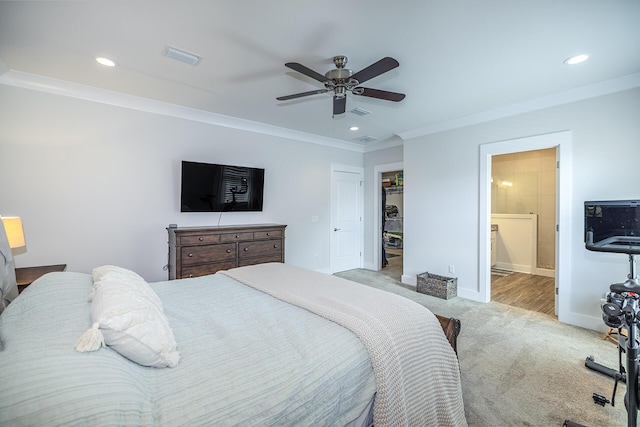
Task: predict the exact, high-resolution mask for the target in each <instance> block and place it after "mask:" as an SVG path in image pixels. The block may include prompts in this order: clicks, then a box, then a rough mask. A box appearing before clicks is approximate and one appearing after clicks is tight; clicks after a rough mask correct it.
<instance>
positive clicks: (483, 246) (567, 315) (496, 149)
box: [469, 131, 576, 323]
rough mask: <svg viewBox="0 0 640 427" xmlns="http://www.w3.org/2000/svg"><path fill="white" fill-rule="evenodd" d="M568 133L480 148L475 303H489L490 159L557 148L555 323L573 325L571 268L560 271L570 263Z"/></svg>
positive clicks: (539, 136) (569, 158) (569, 139)
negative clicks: (496, 156)
mask: <svg viewBox="0 0 640 427" xmlns="http://www.w3.org/2000/svg"><path fill="white" fill-rule="evenodd" d="M571 139H572V138H571V131H561V132H555V133H550V134H544V135H537V136H531V137H525V138H519V139H510V140H504V141H498V142H491V143H487V144H482V145H481V146H480V188H479V190H480V199H479V201H480V210H479V223H480V227H479V230H478V234H479V242H480V247H479V264H478V269H479V276H478V279H479V280H478V288H477V290H478V294H477V295H473V293H471V292H469V295H470V296H473V297H474V299H477V300H478V301H484V302H489V301H491V157H492V156H494V155H499V154H508V153H514V152H519V151H530V150H538V149H545V148H554V147H555V148H556V154H557V163H556V167H557V175H556V177H557V178H556V230H555V231H556V234H555V236H556V238H555V245H556V252H555V266H556V268H555V286H556V288H555V296H556V304H555V305H556V309H557V315H558V320H559V321H561V322H564V323H571V322H575V321H576V320H575V317H574V316H573V315H572V313H571V310H570V302H571V298H570V296H571V286H572V285H571V283H572V280H571V277H572V272H571V268H561V267H562V266H563V265H567V264H568V263H569V262H570V261H569V260H571V253H572V250H571V246H572V244H573V241H572V240H571V232H570V230H571V145H572V144H571Z"/></svg>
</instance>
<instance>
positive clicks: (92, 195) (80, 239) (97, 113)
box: [0, 85, 363, 281]
mask: <svg viewBox="0 0 640 427" xmlns="http://www.w3.org/2000/svg"><path fill="white" fill-rule="evenodd" d="M181 160H195V161H202V162H211V163H226V164H236V165H245V166H255V167H262V168H265V196H264V211H263V212H260V213H255V212H250V213H230V212H229V213H224V214H223V215H222V218H221V221H220V224H222V225H225V224H250V223H267V222H274V223H282V224H287V225H288V227H287V232H286V247H285V251H286V261H287V262H288V263H292V264H296V265H299V266H303V267H308V268H312V269H318V270H328V269H329V235H330V234H329V200H330V165H331V163H339V164H345V165H353V166H362V165H363V155H362V154H361V153H357V152H353V151H349V150H342V149H338V148H329V147H325V146H321V145H317V144H311V143H306V142H300V141H294V140H290V139H285V138H280V137H275V136H267V135H262V134H256V133H251V132H247V131H241V130H237V129H230V128H226V127H219V126H214V125H210V124H205V123H199V122H193V121H188V120H183V119H178V118H171V117H166V116H161V115H156V114H152V113H145V112H140V111H136V110H131V109H126V108H120V107H115V106H109V105H104V104H99V103H95V102H90V101H84V100H80V99H75V98H69V97H64V96H59V95H53V94H47V93H43V92H38V91H32V90H28V89H21V88H17V87H12V86H4V85H0V180H2V182H3V185H2V186H0V214H2V215H5V216H11V215H17V216H21V217H22V220H23V224H24V228H25V235H26V239H27V247H26V250H23V251H21V252H17V253H16V256H15V262H16V265H17V266H18V267H25V266H33V265H45V264H57V263H66V264H67V265H68V268H67V270H68V271H80V272H89V271H90V270H91V269H92V268H93V267H95V266H98V265H102V264H117V265H121V266H123V267H127V268H131V269H134V270H136V271H137V272H139V273H140V274H141V275H143V277H145V278H146V279H147V280H149V281H156V280H165V278H166V277H167V276H166V272H165V271H163V269H162V268H163V266H164V265H165V264H166V263H167V233H166V230H165V227H166V226H167V225H168V224H170V223H177V224H178V225H179V226H188V225H215V224H216V223H217V222H218V214H217V213H180V209H179V197H180V195H179V185H180V161H181ZM312 216H317V217H318V218H319V221H318V222H312V221H311V218H312ZM315 254H319V257H318V259H317V260H316V258H315Z"/></svg>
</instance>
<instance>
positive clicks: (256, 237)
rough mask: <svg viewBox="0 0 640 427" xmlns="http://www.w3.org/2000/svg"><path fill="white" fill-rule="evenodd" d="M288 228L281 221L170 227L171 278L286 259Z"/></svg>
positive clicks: (196, 275) (168, 229) (200, 274)
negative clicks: (285, 240) (286, 229)
mask: <svg viewBox="0 0 640 427" xmlns="http://www.w3.org/2000/svg"><path fill="white" fill-rule="evenodd" d="M285 228H286V225H280V224H252V225H236V226H220V227H168V228H167V231H168V232H169V280H173V279H183V278H185V277H198V276H205V275H207V274H213V273H215V272H216V271H218V270H227V269H229V268H234V267H242V266H245V265H252V264H262V263H265V262H284V238H285V235H284V230H285Z"/></svg>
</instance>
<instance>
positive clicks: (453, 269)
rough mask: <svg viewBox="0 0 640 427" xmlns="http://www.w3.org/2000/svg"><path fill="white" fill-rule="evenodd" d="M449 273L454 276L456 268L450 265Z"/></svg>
mask: <svg viewBox="0 0 640 427" xmlns="http://www.w3.org/2000/svg"><path fill="white" fill-rule="evenodd" d="M449 273H451V274H455V273H456V266H455V265H450V266H449Z"/></svg>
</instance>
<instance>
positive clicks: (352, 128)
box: [349, 126, 360, 130]
mask: <svg viewBox="0 0 640 427" xmlns="http://www.w3.org/2000/svg"><path fill="white" fill-rule="evenodd" d="M358 129H360V128H359V127H358V126H351V127H350V128H349V130H358Z"/></svg>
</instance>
